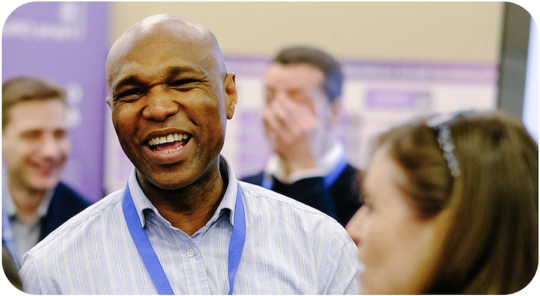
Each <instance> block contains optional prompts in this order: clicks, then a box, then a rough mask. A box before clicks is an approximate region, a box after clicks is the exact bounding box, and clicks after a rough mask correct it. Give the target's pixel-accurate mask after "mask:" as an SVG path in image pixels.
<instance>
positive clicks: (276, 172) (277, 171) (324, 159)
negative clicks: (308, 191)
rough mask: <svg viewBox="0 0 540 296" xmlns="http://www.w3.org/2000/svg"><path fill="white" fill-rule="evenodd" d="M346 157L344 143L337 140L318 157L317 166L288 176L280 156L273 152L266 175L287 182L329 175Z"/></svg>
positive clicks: (267, 164) (265, 170) (267, 165)
mask: <svg viewBox="0 0 540 296" xmlns="http://www.w3.org/2000/svg"><path fill="white" fill-rule="evenodd" d="M343 157H345V150H344V149H343V144H341V143H339V142H336V143H334V145H332V147H331V148H330V149H328V151H326V152H325V153H324V154H323V155H322V156H321V157H320V158H319V159H317V167H316V168H313V169H309V170H302V171H298V172H294V173H292V174H290V175H289V176H286V175H285V173H284V172H283V168H282V167H281V163H280V161H279V156H278V155H277V154H272V155H271V156H270V158H269V159H268V162H267V163H266V167H265V168H264V174H265V176H266V177H268V178H269V177H271V176H274V177H275V178H276V179H278V180H279V181H281V182H282V183H285V184H292V183H294V182H296V181H298V180H302V179H306V178H312V177H324V176H326V175H328V174H329V173H330V172H331V171H332V170H333V169H334V168H335V167H336V166H337V165H338V163H339V162H340V161H341V159H343Z"/></svg>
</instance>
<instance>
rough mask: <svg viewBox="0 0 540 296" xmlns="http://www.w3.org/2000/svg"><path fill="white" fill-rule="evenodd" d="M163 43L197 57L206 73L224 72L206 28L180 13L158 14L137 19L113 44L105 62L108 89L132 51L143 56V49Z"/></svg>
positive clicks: (191, 56)
mask: <svg viewBox="0 0 540 296" xmlns="http://www.w3.org/2000/svg"><path fill="white" fill-rule="evenodd" d="M162 43H176V44H177V45H178V46H177V49H178V52H176V54H181V55H185V56H186V58H188V59H189V58H192V59H194V60H199V61H200V62H201V63H202V65H203V66H204V67H205V68H206V69H205V70H206V71H208V72H209V73H211V72H215V74H216V75H218V76H219V77H224V75H225V74H226V68H225V62H224V59H223V54H222V53H221V49H220V48H219V44H218V42H217V40H216V37H215V36H214V34H213V33H212V32H211V31H210V30H209V29H208V28H206V27H205V26H203V25H201V24H199V23H197V22H194V21H192V20H189V19H186V18H183V17H180V16H175V15H167V14H159V15H154V16H150V17H147V18H145V19H143V20H141V21H139V22H138V23H136V24H135V25H133V26H132V27H131V28H129V29H128V30H127V31H126V32H124V33H123V34H122V35H121V36H120V37H119V38H118V39H117V40H116V42H114V44H113V45H112V47H111V49H110V50H109V54H108V56H107V61H106V64H105V75H106V79H107V85H108V86H109V90H110V87H111V83H112V82H113V81H114V80H115V78H118V77H117V76H118V74H119V73H118V71H117V70H118V69H117V66H118V63H121V62H122V61H123V59H124V58H125V57H126V56H128V55H130V54H131V55H133V53H136V54H139V55H141V56H143V55H144V50H145V48H147V47H148V46H160V44H162ZM171 54H175V52H172V53H171Z"/></svg>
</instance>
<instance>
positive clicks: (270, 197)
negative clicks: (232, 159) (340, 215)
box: [239, 181, 339, 224]
mask: <svg viewBox="0 0 540 296" xmlns="http://www.w3.org/2000/svg"><path fill="white" fill-rule="evenodd" d="M239 183H240V188H241V190H242V193H243V195H244V197H245V199H246V200H247V203H248V206H249V204H250V203H251V204H255V205H257V206H262V207H270V209H268V210H270V211H272V210H278V208H279V209H281V211H283V210H290V211H292V213H296V214H300V215H303V216H306V215H307V216H310V217H311V218H310V219H317V220H328V221H332V223H333V222H335V223H336V224H339V223H337V222H336V221H335V220H334V219H333V218H332V217H330V216H328V215H326V214H325V213H323V212H321V211H319V210H317V209H315V208H313V207H310V206H308V205H306V204H304V203H301V202H299V201H296V200H294V199H292V198H290V197H287V196H284V195H281V194H279V193H277V192H274V191H272V190H268V189H266V188H263V187H261V186H258V185H253V184H250V183H246V182H243V181H239Z"/></svg>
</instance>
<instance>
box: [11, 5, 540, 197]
mask: <svg viewBox="0 0 540 296" xmlns="http://www.w3.org/2000/svg"><path fill="white" fill-rule="evenodd" d="M10 11H12V12H11V14H9V12H10ZM160 13H168V14H176V15H181V16H184V17H187V18H190V19H192V20H195V21H197V22H200V23H202V24H203V25H205V26H207V27H208V28H209V29H210V30H211V31H213V32H214V34H215V35H216V37H217V39H218V41H219V43H220V45H221V49H222V51H223V53H224V55H225V58H226V63H227V69H228V71H230V72H231V71H232V72H234V73H235V74H236V77H237V79H236V82H237V87H238V92H239V102H238V105H237V111H236V113H235V115H234V118H233V119H232V120H231V121H229V123H228V126H227V137H226V142H225V147H224V149H223V154H224V155H225V156H226V157H227V159H228V160H229V161H230V162H231V164H232V166H233V169H234V171H235V172H236V174H237V177H242V176H245V175H248V174H251V173H254V172H257V171H259V170H260V169H261V168H262V167H263V166H264V163H265V160H266V158H267V157H268V155H269V148H268V145H267V143H266V139H265V137H264V132H263V129H262V122H261V117H260V115H259V109H260V107H261V106H262V101H263V88H262V77H263V75H264V71H265V69H266V67H267V66H268V63H269V59H270V58H271V57H272V55H273V54H275V53H276V52H277V50H278V49H280V48H281V47H284V46H289V45H298V44H307V45H314V46H317V47H320V48H322V49H324V50H326V51H328V52H329V53H331V54H332V55H334V56H336V57H337V58H338V59H339V60H340V62H341V63H342V66H343V70H344V73H345V77H346V82H345V89H344V94H343V107H344V108H343V115H342V117H341V119H340V121H339V126H338V129H339V137H340V138H341V140H342V141H343V143H344V144H345V147H346V154H347V157H348V158H349V160H350V161H351V162H352V163H353V164H355V165H356V166H357V167H359V168H366V166H367V162H368V159H367V153H368V148H369V145H370V141H371V139H372V138H373V136H374V135H376V134H377V133H380V132H381V131H384V130H385V129H388V128H389V127H391V126H393V125H396V124H399V123H402V122H404V121H407V120H411V119H412V118H414V117H417V116H423V115H428V114H433V113H439V112H450V111H454V110H458V109H476V110H493V109H497V108H498V109H503V110H506V111H507V112H509V113H511V114H512V115H513V116H515V117H516V118H518V119H522V120H523V121H524V123H525V124H526V126H527V127H528V129H529V131H530V132H531V134H532V135H533V137H534V138H535V139H536V141H538V40H537V38H538V37H537V30H536V25H535V23H534V20H533V19H532V18H531V16H530V14H529V12H528V11H527V10H525V9H524V8H522V7H521V6H519V5H516V4H512V3H507V2H474V3H467V2H444V3H443V2H441V3H438V2H415V3H407V2H394V3H377V2H342V3H331V2H312V3H309V2H297V3H292V2H264V3H263V2H248V3H245V2H162V3H160V2H32V3H27V4H23V5H21V6H19V7H16V5H12V6H11V7H10V8H9V10H6V12H5V17H4V18H3V19H2V21H4V20H5V22H4V23H3V32H2V81H3V82H4V81H6V80H8V79H10V78H13V77H16V76H22V75H27V76H37V77H41V78H45V79H47V80H49V81H52V82H53V83H55V84H57V85H59V86H60V87H63V88H64V89H65V90H66V91H67V94H68V105H69V122H70V138H71V140H72V152H71V154H70V158H69V161H68V163H67V164H66V168H65V170H64V172H63V177H62V179H63V180H64V181H65V182H66V183H68V184H70V185H72V186H73V187H74V188H75V189H77V190H79V191H80V192H81V193H82V194H84V195H85V196H87V197H88V198H89V199H91V200H92V201H96V200H99V199H100V198H102V197H103V196H104V195H105V194H107V193H110V192H112V191H114V190H118V189H121V188H122V187H124V186H125V183H126V182H127V176H128V174H129V172H130V170H131V168H132V165H131V163H130V162H129V160H128V159H127V157H126V156H125V155H124V153H123V151H122V149H121V148H120V145H119V143H118V140H117V137H116V134H115V132H114V129H113V128H112V123H111V118H110V111H109V108H108V107H107V105H106V103H105V97H106V84H105V78H104V64H105V59H106V56H107V52H108V49H109V47H110V46H111V45H112V43H113V42H114V40H116V38H118V37H119V36H120V34H122V32H124V31H125V30H126V29H127V28H129V27H130V26H131V25H133V24H134V23H136V22H137V21H139V20H141V19H142V18H144V17H147V16H150V15H154V14H160ZM3 14H4V13H3Z"/></svg>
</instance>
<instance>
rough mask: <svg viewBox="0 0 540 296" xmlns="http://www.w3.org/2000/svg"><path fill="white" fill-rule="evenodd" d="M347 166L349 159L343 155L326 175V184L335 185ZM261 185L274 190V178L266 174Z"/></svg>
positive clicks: (328, 185) (327, 185)
mask: <svg viewBox="0 0 540 296" xmlns="http://www.w3.org/2000/svg"><path fill="white" fill-rule="evenodd" d="M346 167H347V159H346V158H345V156H343V157H341V159H340V160H339V162H338V164H337V165H336V166H335V167H334V169H333V170H332V171H331V172H330V173H329V174H328V175H326V176H324V185H325V186H326V187H330V186H332V185H334V183H335V182H336V180H337V178H339V176H340V175H341V174H342V173H343V171H344V170H345V168H346ZM261 186H262V187H264V188H266V189H269V190H272V179H271V178H270V177H269V176H267V175H264V178H263V180H262V184H261Z"/></svg>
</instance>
